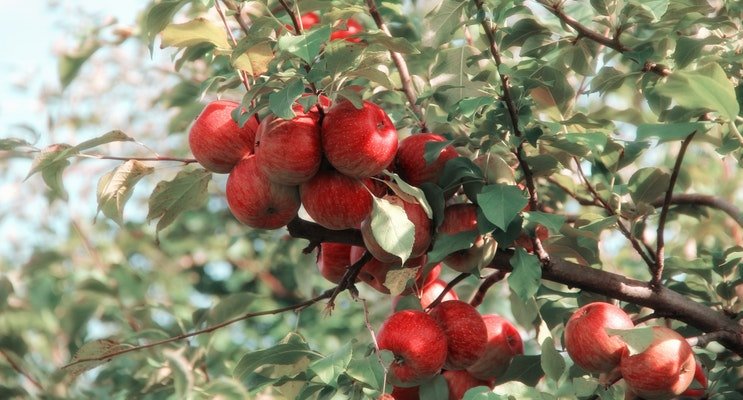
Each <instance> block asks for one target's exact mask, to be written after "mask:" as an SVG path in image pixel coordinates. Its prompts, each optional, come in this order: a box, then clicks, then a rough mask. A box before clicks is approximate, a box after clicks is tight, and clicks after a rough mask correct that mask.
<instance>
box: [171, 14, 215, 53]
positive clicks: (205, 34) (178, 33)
mask: <svg viewBox="0 0 743 400" xmlns="http://www.w3.org/2000/svg"><path fill="white" fill-rule="evenodd" d="M203 43H209V44H212V45H214V46H215V47H217V48H219V49H221V50H230V43H229V41H228V40H227V33H226V32H225V31H224V29H223V28H222V27H220V26H218V25H216V24H214V23H212V22H211V21H209V20H207V19H206V18H195V19H192V20H191V21H188V22H184V23H181V24H170V25H168V26H166V27H165V29H163V31H162V39H161V42H160V48H163V49H164V48H166V47H177V48H184V47H192V46H196V45H199V44H203Z"/></svg>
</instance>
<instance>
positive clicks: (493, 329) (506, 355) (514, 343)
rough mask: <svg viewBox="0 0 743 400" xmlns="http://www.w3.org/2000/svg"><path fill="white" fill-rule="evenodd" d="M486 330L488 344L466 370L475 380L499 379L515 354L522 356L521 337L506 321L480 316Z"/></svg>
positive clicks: (493, 315)
mask: <svg viewBox="0 0 743 400" xmlns="http://www.w3.org/2000/svg"><path fill="white" fill-rule="evenodd" d="M482 320H483V321H484V322H485V326H486V327H487V329H488V344H487V346H486V347H485V351H484V352H483V353H482V355H480V358H479V359H478V360H477V362H475V363H474V364H473V365H471V366H470V367H469V368H467V371H468V372H469V373H470V374H472V376H474V377H476V378H477V379H483V380H489V379H498V378H499V377H501V376H502V375H503V374H504V373H505V372H506V370H507V369H508V366H509V365H511V360H512V359H513V357H514V356H515V355H517V354H524V343H523V341H522V340H521V335H519V331H518V330H517V329H516V327H515V326H513V324H511V323H510V322H509V321H508V320H507V319H505V318H503V317H501V316H499V315H495V314H487V315H483V316H482Z"/></svg>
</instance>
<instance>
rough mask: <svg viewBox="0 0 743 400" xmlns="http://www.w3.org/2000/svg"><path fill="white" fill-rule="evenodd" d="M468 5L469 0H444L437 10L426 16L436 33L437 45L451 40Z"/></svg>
mask: <svg viewBox="0 0 743 400" xmlns="http://www.w3.org/2000/svg"><path fill="white" fill-rule="evenodd" d="M466 7H467V2H466V1H463V0H443V1H441V2H440V4H439V6H438V7H437V8H436V9H435V10H433V11H432V12H431V13H430V14H428V15H427V16H426V20H427V21H429V22H430V24H431V28H432V29H433V32H435V33H436V36H435V42H434V44H435V45H439V44H442V43H445V42H448V41H450V40H451V35H452V33H453V32H454V30H455V29H456V28H457V27H458V26H459V24H460V21H461V19H462V14H463V13H464V10H465V9H466Z"/></svg>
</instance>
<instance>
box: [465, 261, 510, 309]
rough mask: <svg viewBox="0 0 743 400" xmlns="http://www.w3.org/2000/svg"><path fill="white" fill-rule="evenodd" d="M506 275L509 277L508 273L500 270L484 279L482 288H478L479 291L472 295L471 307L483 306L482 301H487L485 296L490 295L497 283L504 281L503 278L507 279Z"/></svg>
mask: <svg viewBox="0 0 743 400" xmlns="http://www.w3.org/2000/svg"><path fill="white" fill-rule="evenodd" d="M506 275H508V271H506V270H502V269H500V270H497V271H495V272H493V273H492V274H490V275H488V276H487V277H486V278H485V279H483V281H482V282H481V283H480V286H479V287H478V288H477V291H476V292H475V293H474V294H473V295H472V299H470V305H471V306H472V307H477V306H479V305H480V304H482V301H483V300H484V299H485V295H486V294H487V293H488V290H490V288H491V287H492V286H493V285H495V284H496V283H498V282H500V281H502V280H503V278H505V277H506Z"/></svg>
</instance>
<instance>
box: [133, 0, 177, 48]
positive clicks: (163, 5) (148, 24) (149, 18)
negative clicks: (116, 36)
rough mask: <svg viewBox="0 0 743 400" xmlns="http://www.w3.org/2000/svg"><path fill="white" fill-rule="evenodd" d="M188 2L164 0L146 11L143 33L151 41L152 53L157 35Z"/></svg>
mask: <svg viewBox="0 0 743 400" xmlns="http://www.w3.org/2000/svg"><path fill="white" fill-rule="evenodd" d="M186 3H188V1H186V0H163V1H161V2H159V3H157V4H153V5H152V7H150V8H149V9H148V10H147V11H146V13H145V16H144V19H143V27H142V31H143V32H142V33H143V34H144V36H145V38H146V39H147V42H148V43H149V48H150V53H152V45H153V43H154V41H155V36H156V35H157V34H158V33H160V32H161V31H162V30H163V29H165V27H166V26H168V24H169V23H170V21H171V20H172V19H173V16H174V15H175V13H176V12H178V10H179V9H180V8H181V7H183V5H184V4H186Z"/></svg>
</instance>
